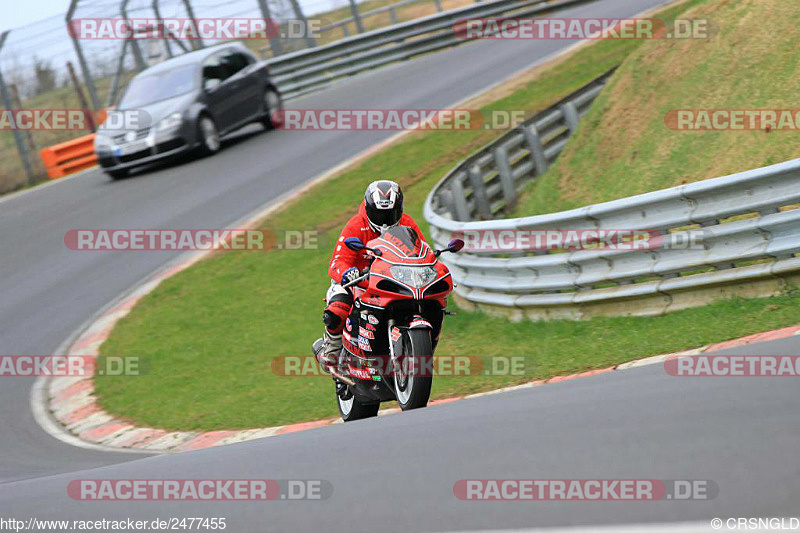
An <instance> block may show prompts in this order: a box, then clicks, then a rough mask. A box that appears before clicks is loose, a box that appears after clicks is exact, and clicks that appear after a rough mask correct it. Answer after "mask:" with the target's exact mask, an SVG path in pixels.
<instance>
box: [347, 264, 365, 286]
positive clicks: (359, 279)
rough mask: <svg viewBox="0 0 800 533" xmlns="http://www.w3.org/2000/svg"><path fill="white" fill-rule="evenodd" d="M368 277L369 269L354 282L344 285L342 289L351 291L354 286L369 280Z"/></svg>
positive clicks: (362, 272)
mask: <svg viewBox="0 0 800 533" xmlns="http://www.w3.org/2000/svg"><path fill="white" fill-rule="evenodd" d="M367 276H369V269H368V268H365V269H364V270H362V271H361V275H360V276H359V277H357V278H356V279H354V280H353V281H348V282H347V283H345V284H344V285H342V288H343V289H349V288H350V287H352V286H353V285H357V284H359V283H361V282H362V281H364V280H365V279H367Z"/></svg>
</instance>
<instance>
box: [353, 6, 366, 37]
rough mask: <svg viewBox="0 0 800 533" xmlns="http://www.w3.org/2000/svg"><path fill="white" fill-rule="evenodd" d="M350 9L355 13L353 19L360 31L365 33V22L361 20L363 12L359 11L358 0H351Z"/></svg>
mask: <svg viewBox="0 0 800 533" xmlns="http://www.w3.org/2000/svg"><path fill="white" fill-rule="evenodd" d="M350 11H351V12H352V13H353V21H355V23H356V28H358V33H364V22H363V21H362V20H361V13H359V11H358V4H356V0H350Z"/></svg>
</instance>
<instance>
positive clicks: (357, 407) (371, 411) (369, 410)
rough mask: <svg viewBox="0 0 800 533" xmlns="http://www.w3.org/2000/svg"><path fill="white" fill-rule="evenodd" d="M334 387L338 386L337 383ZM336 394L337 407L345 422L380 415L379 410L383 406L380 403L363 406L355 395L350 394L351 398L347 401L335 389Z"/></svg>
mask: <svg viewBox="0 0 800 533" xmlns="http://www.w3.org/2000/svg"><path fill="white" fill-rule="evenodd" d="M334 386H336V384H335V383H334ZM334 392H335V393H336V405H337V406H338V407H339V414H340V415H341V417H342V420H344V421H345V422H352V421H353V420H361V419H363V418H372V417H373V416H377V415H378V409H379V408H380V406H381V405H380V404H379V403H370V404H363V403H361V402H359V401H358V399H356V397H355V396H353V393H349V396H350V397H349V398H348V399H347V400H343V399H342V397H341V396H340V395H339V393H338V391H336V389H334Z"/></svg>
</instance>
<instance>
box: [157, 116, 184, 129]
mask: <svg viewBox="0 0 800 533" xmlns="http://www.w3.org/2000/svg"><path fill="white" fill-rule="evenodd" d="M181 124H183V116H182V115H181V114H180V113H173V114H171V115H170V116H168V117H167V118H165V119H163V120H162V121H161V122H159V123H158V131H170V130H174V129H178V128H179V127H180V126H181Z"/></svg>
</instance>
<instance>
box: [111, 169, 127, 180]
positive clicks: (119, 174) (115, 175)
mask: <svg viewBox="0 0 800 533" xmlns="http://www.w3.org/2000/svg"><path fill="white" fill-rule="evenodd" d="M105 172H106V174H107V175H108V176H109V177H110V178H111V179H112V180H121V179H122V178H124V177H126V176H127V175H128V170H127V169H122V170H106V171H105Z"/></svg>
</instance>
